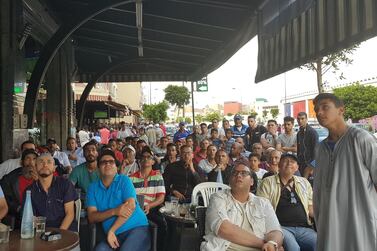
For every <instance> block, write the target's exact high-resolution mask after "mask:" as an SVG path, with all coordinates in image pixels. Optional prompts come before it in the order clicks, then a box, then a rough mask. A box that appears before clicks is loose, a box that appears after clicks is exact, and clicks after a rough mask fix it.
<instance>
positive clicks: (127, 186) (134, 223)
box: [87, 174, 148, 235]
mask: <svg viewBox="0 0 377 251" xmlns="http://www.w3.org/2000/svg"><path fill="white" fill-rule="evenodd" d="M129 198H134V199H135V202H136V207H135V211H134V212H133V214H132V215H131V216H130V217H129V218H128V219H127V220H126V222H125V223H124V224H123V225H122V226H120V227H119V228H118V229H117V230H116V231H115V234H116V235H118V234H120V233H123V232H125V231H128V230H130V229H133V228H136V227H141V226H148V220H147V217H146V216H145V214H144V212H143V211H142V209H141V207H140V206H139V205H138V202H137V200H136V191H135V188H134V186H133V185H132V182H131V180H130V178H128V177H127V176H125V175H122V174H116V175H115V177H114V179H113V182H112V183H111V184H110V186H109V187H108V188H106V187H105V186H104V185H103V183H102V180H98V181H96V182H94V183H92V184H91V185H90V186H89V189H88V193H87V206H88V207H95V208H96V209H97V211H99V212H104V211H107V210H109V209H113V208H116V207H118V206H120V205H121V204H123V203H124V202H125V201H126V200H127V199H129ZM116 219H117V216H113V217H110V218H108V219H106V220H105V221H103V222H102V227H103V229H104V230H105V232H106V233H107V232H108V231H109V229H110V228H111V226H112V225H113V224H114V222H115V220H116Z"/></svg>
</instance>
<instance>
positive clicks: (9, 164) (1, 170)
mask: <svg viewBox="0 0 377 251" xmlns="http://www.w3.org/2000/svg"><path fill="white" fill-rule="evenodd" d="M20 148H21V154H22V152H23V151H25V150H26V149H33V150H35V144H34V142H33V141H31V140H26V141H24V142H23V143H22V144H21V147H20ZM20 166H21V158H16V159H8V160H6V161H4V162H3V163H1V164H0V179H2V178H3V176H4V175H6V174H8V173H10V172H12V171H13V170H15V169H17V168H19V167H20Z"/></svg>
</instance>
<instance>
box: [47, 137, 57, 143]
mask: <svg viewBox="0 0 377 251" xmlns="http://www.w3.org/2000/svg"><path fill="white" fill-rule="evenodd" d="M47 144H56V140H55V139H54V138H49V139H48V140H47Z"/></svg>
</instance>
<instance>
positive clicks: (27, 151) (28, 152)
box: [21, 149, 39, 160]
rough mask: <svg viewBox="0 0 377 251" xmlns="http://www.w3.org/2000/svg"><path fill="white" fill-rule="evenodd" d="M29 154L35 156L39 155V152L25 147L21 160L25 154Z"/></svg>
mask: <svg viewBox="0 0 377 251" xmlns="http://www.w3.org/2000/svg"><path fill="white" fill-rule="evenodd" d="M29 154H34V155H35V157H38V156H39V154H38V153H37V152H36V151H35V150H34V149H26V150H25V151H23V152H22V156H21V160H24V159H25V158H26V156H27V155H29Z"/></svg>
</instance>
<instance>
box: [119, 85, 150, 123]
mask: <svg viewBox="0 0 377 251" xmlns="http://www.w3.org/2000/svg"><path fill="white" fill-rule="evenodd" d="M117 86H118V88H117V98H116V100H115V101H116V102H118V103H121V104H125V105H129V107H130V108H131V109H132V110H141V105H142V100H143V95H142V88H141V83H140V82H127V83H117ZM122 120H123V121H125V122H127V123H135V118H134V116H133V115H132V116H125V117H124V118H123V119H122Z"/></svg>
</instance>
